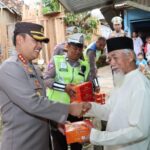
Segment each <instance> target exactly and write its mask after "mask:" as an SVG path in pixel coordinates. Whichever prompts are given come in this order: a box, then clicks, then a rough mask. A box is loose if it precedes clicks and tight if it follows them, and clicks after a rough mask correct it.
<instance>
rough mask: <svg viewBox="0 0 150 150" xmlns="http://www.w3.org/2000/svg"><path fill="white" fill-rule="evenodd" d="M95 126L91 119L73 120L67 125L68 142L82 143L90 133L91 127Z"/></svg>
mask: <svg viewBox="0 0 150 150" xmlns="http://www.w3.org/2000/svg"><path fill="white" fill-rule="evenodd" d="M91 127H93V125H92V123H91V121H90V120H84V121H78V122H73V123H70V124H66V125H65V135H66V140H67V144H71V143H76V142H78V143H82V142H83V138H84V137H86V136H89V135H90V128H91Z"/></svg>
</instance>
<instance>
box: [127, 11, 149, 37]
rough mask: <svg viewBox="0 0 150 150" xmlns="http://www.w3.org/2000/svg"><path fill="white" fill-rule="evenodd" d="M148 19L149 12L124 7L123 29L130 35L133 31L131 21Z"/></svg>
mask: <svg viewBox="0 0 150 150" xmlns="http://www.w3.org/2000/svg"><path fill="white" fill-rule="evenodd" d="M142 21H150V13H149V12H148V11H143V10H140V9H126V10H125V11H124V30H125V31H127V32H128V35H129V36H131V33H132V31H133V27H132V23H135V22H142Z"/></svg>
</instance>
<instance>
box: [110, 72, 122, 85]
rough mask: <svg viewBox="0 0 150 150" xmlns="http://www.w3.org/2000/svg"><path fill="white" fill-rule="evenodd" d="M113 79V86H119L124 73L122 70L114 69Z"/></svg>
mask: <svg viewBox="0 0 150 150" xmlns="http://www.w3.org/2000/svg"><path fill="white" fill-rule="evenodd" d="M113 79H114V86H115V87H120V86H121V85H122V83H123V80H124V73H123V72H122V71H119V72H115V71H114V74H113Z"/></svg>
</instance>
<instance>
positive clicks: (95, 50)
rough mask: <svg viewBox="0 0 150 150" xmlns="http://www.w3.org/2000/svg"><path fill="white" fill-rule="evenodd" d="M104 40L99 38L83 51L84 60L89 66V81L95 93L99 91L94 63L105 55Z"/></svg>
mask: <svg viewBox="0 0 150 150" xmlns="http://www.w3.org/2000/svg"><path fill="white" fill-rule="evenodd" d="M105 45H106V39H105V38H104V37H99V38H98V39H97V41H96V42H93V43H91V44H90V45H89V46H88V47H87V48H86V49H85V50H84V59H85V61H88V62H89V65H90V76H89V77H90V80H91V81H93V85H94V87H95V92H99V91H100V86H99V83H98V79H97V67H96V62H97V61H98V60H99V58H100V56H102V55H103V54H105Z"/></svg>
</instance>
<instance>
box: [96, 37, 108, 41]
mask: <svg viewBox="0 0 150 150" xmlns="http://www.w3.org/2000/svg"><path fill="white" fill-rule="evenodd" d="M97 41H104V42H106V38H105V37H103V36H100V37H98V39H97Z"/></svg>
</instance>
